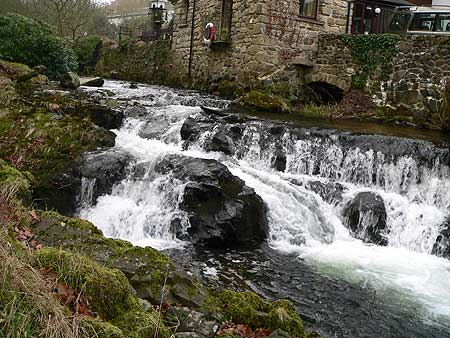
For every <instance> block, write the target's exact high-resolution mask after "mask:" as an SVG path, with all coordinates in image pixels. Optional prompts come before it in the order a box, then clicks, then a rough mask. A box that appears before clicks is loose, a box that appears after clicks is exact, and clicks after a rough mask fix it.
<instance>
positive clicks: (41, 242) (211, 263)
mask: <svg viewBox="0 0 450 338" xmlns="http://www.w3.org/2000/svg"><path fill="white" fill-rule="evenodd" d="M10 85H11V88H13V89H14V91H11V92H9V93H10V94H8V95H12V96H10V99H9V101H8V102H9V103H8V105H7V106H6V108H4V109H5V110H4V116H2V118H1V121H2V135H1V136H2V137H1V142H2V144H4V145H5V147H2V158H4V159H6V160H7V161H8V163H7V162H5V163H4V164H3V163H2V166H3V168H4V171H6V172H8V173H9V174H8V175H6V176H5V177H6V178H5V179H2V181H3V182H6V181H7V180H8V179H9V178H8V177H10V176H11V175H12V173H14V175H15V176H14V175H13V176H14V177H21V176H20V175H22V174H20V173H18V172H15V171H14V170H15V169H12V168H11V167H10V166H11V165H12V166H14V167H15V168H17V169H20V170H29V171H31V175H32V176H34V178H31V176H30V177H29V178H27V177H28V176H24V178H21V180H22V179H23V180H29V183H27V184H26V186H27V188H26V189H25V188H24V190H25V191H24V193H23V194H21V195H20V196H19V195H16V193H14V194H11V196H9V197H8V199H7V204H8V205H10V206H11V208H10V209H8V210H9V211H8V213H7V214H8V215H9V216H11V217H10V219H15V218H17V217H15V216H14V215H15V213H16V212H17V213H18V212H19V211H20V210H22V211H21V212H25V214H27V215H28V216H27V217H26V219H27V222H28V223H27V222H25V223H24V224H22V225H19V224H18V223H17V224H16V223H14V224H15V225H14V226H13V229H15V230H14V231H13V234H15V235H14V237H15V238H16V239H17V240H18V241H19V242H21V243H22V244H20V245H25V246H28V247H31V251H32V256H33V257H32V260H34V259H36V263H33V264H35V265H36V267H37V268H39V269H40V270H39V271H43V273H44V274H46V275H45V276H47V277H48V274H49V273H52V274H53V273H56V279H57V280H58V281H61V282H63V283H66V285H67V286H68V287H70V289H71V290H74V292H75V293H76V294H79V295H80V294H81V295H82V296H83V301H84V303H82V305H83V309H84V310H83V314H84V317H83V316H82V318H84V319H83V320H84V321H85V322H86V321H87V322H89V323H91V324H90V326H89V327H92V328H93V329H94V330H97V333H100V334H101V335H100V336H104V337H116V336H117V337H120V336H126V337H128V336H130V337H141V336H142V337H143V336H146V335H147V336H148V335H149V334H154V333H155V330H156V331H157V332H159V334H160V335H163V336H164V335H170V334H175V335H176V336H179V337H204V336H214V335H218V336H228V337H229V336H233V337H239V336H242V337H264V336H271V337H282V336H293V337H302V336H304V335H305V334H306V333H305V330H304V327H303V321H304V322H305V326H306V331H312V330H314V331H319V332H320V333H321V334H323V335H324V336H330V337H332V336H335V337H405V336H408V337H409V336H411V337H413V336H414V337H443V336H445V334H446V333H447V332H448V330H449V327H450V326H449V325H450V320H449V317H448V313H449V312H448V311H449V309H448V303H449V300H450V294H448V290H449V289H450V288H449V285H447V284H446V283H447V282H448V280H450V279H449V278H448V276H449V273H450V272H449V271H450V265H449V262H448V260H447V259H446V258H448V255H449V252H448V250H449V244H448V243H449V237H448V229H447V227H448V225H447V224H448V222H447V218H446V217H447V214H448V207H449V203H450V202H449V201H450V195H448V191H450V190H449V189H447V187H448V185H449V184H450V180H449V169H448V168H449V156H448V146H447V145H446V143H445V142H446V141H445V140H444V139H441V140H440V141H441V142H440V143H439V144H437V143H434V142H430V141H426V140H417V139H412V138H402V137H398V136H392V135H377V134H367V133H361V132H348V131H341V130H336V129H330V128H321V127H317V126H316V127H311V126H310V125H305V124H303V123H302V122H294V123H285V122H277V121H273V120H266V119H261V118H257V117H250V116H248V115H242V114H240V113H236V112H235V111H233V109H232V108H229V107H228V104H229V102H228V101H224V100H221V99H218V98H216V97H212V96H205V95H202V94H199V93H196V92H190V91H180V90H174V89H170V88H163V87H157V86H146V85H140V84H133V85H130V83H127V82H117V81H106V83H105V85H104V87H102V88H95V87H94V88H93V87H82V89H81V90H80V89H79V90H76V91H67V90H63V91H62V90H59V89H57V90H55V87H54V85H53V84H51V83H47V84H45V85H42V84H39V85H37V86H35V87H33V86H31V85H30V86H27V88H20V87H17V85H16V83H15V82H13V81H11V82H10ZM11 93H13V94H11ZM201 107H203V108H201ZM19 122H20V126H21V127H20V128H16V126H17V125H19V124H18V123H19ZM109 129H113V131H112V132H111V131H109ZM106 136H107V139H108V141H105V139H106ZM28 144H32V145H34V147H29V146H28ZM27 175H28V174H27ZM2 177H4V176H2ZM21 182H22V181H21ZM24 184H25V183H24ZM28 187H29V188H28ZM31 200H33V201H34V206H37V207H39V208H42V209H47V208H48V209H53V210H56V211H58V212H59V213H56V212H44V211H32V212H31V213H30V210H28V211H26V210H23V209H22V208H25V209H27V208H28V206H29V205H30V204H29V201H31ZM13 201H14V203H13ZM27 201H28V202H27ZM13 205H16V207H14V208H13V207H12V206H13ZM17 205H21V207H20V208H18V207H17ZM11 210H15V211H14V212H13V211H11ZM30 215H31V217H30ZM63 215H65V216H63ZM12 216H14V217H12ZM16 216H17V215H16ZM68 216H78V217H81V218H85V219H88V220H89V221H90V222H87V221H81V220H79V219H76V218H71V217H68ZM24 231H25V232H24ZM105 236H106V237H105ZM133 245H135V246H133ZM149 245H150V246H153V247H156V248H158V249H162V250H164V251H165V254H163V253H161V252H158V251H157V250H155V249H152V248H150V247H148V246H149ZM168 257H170V259H169V258H168ZM406 262H408V263H406ZM411 262H413V264H410V263H411ZM71 266H76V267H77V269H76V271H72V269H71V268H70V267H71ZM119 271H120V272H119ZM52 276H53V275H52ZM47 277H46V278H47ZM109 285H115V286H116V287H114V288H110V287H109ZM85 288H89V290H87V289H86V290H85ZM230 290H237V291H241V292H243V293H236V292H234V291H230ZM251 291H253V292H256V293H257V294H258V295H259V296H257V295H256V294H255V293H252V292H251ZM80 297H81V296H80ZM261 297H262V298H261ZM281 298H284V299H289V300H290V301H278V299H281ZM264 299H266V300H264ZM63 305H64V304H63ZM66 306H67V304H66ZM71 306H72V305H71ZM75 309H76V307H75ZM72 311H73V310H72ZM77 311H78V310H75V313H76V314H78V312H77ZM298 312H299V313H300V316H301V317H302V318H303V321H302V319H300V316H299V315H298ZM146 323H147V324H149V325H147V324H146ZM306 335H309V336H311V335H312V334H309V333H307V334H306Z"/></svg>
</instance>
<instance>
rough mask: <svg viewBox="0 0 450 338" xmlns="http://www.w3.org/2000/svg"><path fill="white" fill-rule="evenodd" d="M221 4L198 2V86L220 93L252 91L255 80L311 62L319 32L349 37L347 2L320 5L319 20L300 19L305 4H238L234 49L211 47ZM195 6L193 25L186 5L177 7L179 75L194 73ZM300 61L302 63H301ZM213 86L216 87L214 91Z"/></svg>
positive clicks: (239, 0)
mask: <svg viewBox="0 0 450 338" xmlns="http://www.w3.org/2000/svg"><path fill="white" fill-rule="evenodd" d="M221 3H222V1H221V0H216V1H207V0H197V3H196V15H195V26H194V27H195V32H194V48H193V68H192V75H193V83H194V87H197V88H204V89H209V90H211V89H212V90H214V86H215V84H218V83H219V82H220V83H221V85H223V83H224V81H225V82H235V83H239V84H240V85H241V84H244V87H245V86H251V85H252V84H253V83H254V82H255V80H258V79H260V78H264V77H265V76H270V75H271V74H273V73H277V72H279V71H280V70H281V71H282V70H283V69H284V68H289V67H291V68H292V67H295V65H296V64H303V63H304V62H305V60H306V63H309V62H310V59H311V56H312V55H313V53H314V52H315V51H316V50H317V43H318V34H319V32H324V31H328V32H333V33H343V32H345V26H346V14H347V1H345V0H320V1H319V11H318V17H317V20H311V19H305V18H301V17H300V16H299V6H300V5H299V1H289V0H260V1H250V0H234V1H233V16H232V26H231V41H230V43H229V44H217V45H213V46H211V48H208V47H207V46H205V45H204V44H203V29H204V27H205V25H206V24H207V23H208V22H213V23H214V24H215V25H216V27H219V24H220V14H221ZM192 5H193V1H192V0H191V1H189V8H188V15H187V20H186V19H185V17H184V16H183V12H184V11H185V7H183V6H186V2H185V0H179V1H178V2H177V4H176V15H175V21H174V37H173V53H174V59H175V60H179V70H180V72H182V73H186V74H187V72H188V64H189V46H190V35H191V20H192ZM299 60H300V61H299ZM211 86H212V88H211Z"/></svg>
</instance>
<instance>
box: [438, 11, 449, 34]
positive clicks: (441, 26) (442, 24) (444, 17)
mask: <svg viewBox="0 0 450 338" xmlns="http://www.w3.org/2000/svg"><path fill="white" fill-rule="evenodd" d="M436 31H438V32H450V14H439V15H438V17H437V20H436Z"/></svg>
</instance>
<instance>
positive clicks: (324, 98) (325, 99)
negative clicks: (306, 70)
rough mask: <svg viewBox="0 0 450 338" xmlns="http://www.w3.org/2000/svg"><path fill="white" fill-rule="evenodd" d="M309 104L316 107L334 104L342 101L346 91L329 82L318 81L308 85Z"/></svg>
mask: <svg viewBox="0 0 450 338" xmlns="http://www.w3.org/2000/svg"><path fill="white" fill-rule="evenodd" d="M306 86H307V88H308V92H309V93H308V94H307V99H306V101H307V103H310V104H315V105H318V106H320V105H323V104H333V103H338V102H340V101H342V98H343V97H344V91H343V90H342V89H341V88H339V87H337V86H335V85H332V84H330V83H328V82H324V81H316V82H311V83H308V84H307V85H306Z"/></svg>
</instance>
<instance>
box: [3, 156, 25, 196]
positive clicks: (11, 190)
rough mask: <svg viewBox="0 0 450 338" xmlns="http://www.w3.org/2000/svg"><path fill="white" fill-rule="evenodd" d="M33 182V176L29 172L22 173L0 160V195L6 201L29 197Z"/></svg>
mask: <svg viewBox="0 0 450 338" xmlns="http://www.w3.org/2000/svg"><path fill="white" fill-rule="evenodd" d="M32 180H33V176H32V175H31V174H30V173H29V172H20V171H18V170H17V169H16V168H14V167H12V166H10V165H9V164H8V163H7V162H6V161H4V160H2V159H0V195H2V197H3V198H5V199H6V200H9V199H11V198H15V197H18V198H23V197H24V196H25V195H28V194H29V192H30V191H29V188H30V182H31V181H32Z"/></svg>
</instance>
